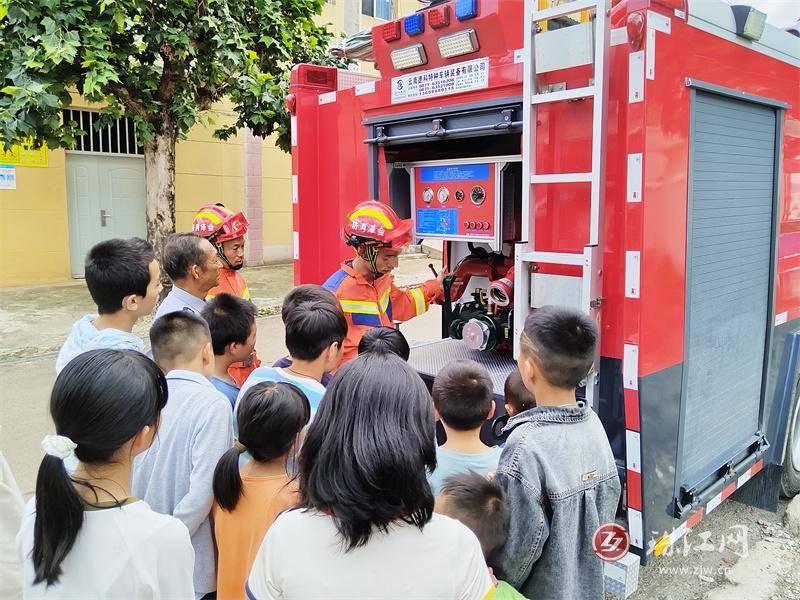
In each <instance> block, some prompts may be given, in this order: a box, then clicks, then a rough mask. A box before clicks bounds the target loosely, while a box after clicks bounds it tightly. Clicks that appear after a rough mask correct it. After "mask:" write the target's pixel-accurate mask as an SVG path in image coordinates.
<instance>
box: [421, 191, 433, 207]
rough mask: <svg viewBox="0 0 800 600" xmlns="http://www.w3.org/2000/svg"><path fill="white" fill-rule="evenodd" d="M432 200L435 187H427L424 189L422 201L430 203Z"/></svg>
mask: <svg viewBox="0 0 800 600" xmlns="http://www.w3.org/2000/svg"><path fill="white" fill-rule="evenodd" d="M431 200H433V188H429V187H426V188H425V189H424V190H422V201H423V202H424V203H425V204H430V203H431Z"/></svg>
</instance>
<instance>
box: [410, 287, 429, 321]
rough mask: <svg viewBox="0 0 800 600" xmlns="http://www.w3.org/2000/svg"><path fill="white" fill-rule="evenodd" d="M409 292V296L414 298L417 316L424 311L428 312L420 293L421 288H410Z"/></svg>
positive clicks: (422, 295) (423, 297)
mask: <svg viewBox="0 0 800 600" xmlns="http://www.w3.org/2000/svg"><path fill="white" fill-rule="evenodd" d="M408 291H409V292H411V296H412V297H413V298H414V305H415V307H416V310H417V316H419V315H421V314H423V313H424V312H425V311H426V310H428V306H427V304H426V302H425V294H423V293H422V288H418V287H417V288H411V289H410V290H408Z"/></svg>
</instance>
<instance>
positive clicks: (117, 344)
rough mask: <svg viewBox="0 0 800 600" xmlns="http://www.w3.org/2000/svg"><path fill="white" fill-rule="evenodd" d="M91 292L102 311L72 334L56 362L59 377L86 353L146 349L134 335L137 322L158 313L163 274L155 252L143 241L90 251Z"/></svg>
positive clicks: (111, 244)
mask: <svg viewBox="0 0 800 600" xmlns="http://www.w3.org/2000/svg"><path fill="white" fill-rule="evenodd" d="M84 272H85V277H86V287H88V288H89V293H90V294H91V295H92V300H94V303H95V304H96V305H97V313H98V314H96V315H86V316H85V317H83V318H82V319H81V320H80V321H77V322H76V323H75V324H74V325H73V326H72V329H71V330H70V332H69V336H68V337H67V339H66V341H65V342H64V345H63V346H61V351H60V352H59V353H58V359H57V360H56V373H60V372H61V369H63V368H64V367H65V366H66V364H67V363H68V362H69V361H70V360H72V359H73V358H75V357H76V356H78V355H79V354H81V353H82V352H86V351H87V350H94V349H96V348H118V349H128V350H138V351H139V352H141V351H142V350H143V348H144V343H143V342H142V338H140V337H139V336H138V335H135V334H134V333H132V331H133V325H134V323H136V321H137V319H139V318H140V317H144V316H146V315H149V314H150V313H151V312H153V308H155V305H156V301H157V300H158V295H159V293H160V292H161V270H160V268H159V266H158V261H157V260H156V255H155V252H154V251H153V247H152V246H151V245H150V244H148V243H147V242H146V241H144V240H143V239H140V238H130V239H127V240H123V239H113V240H106V241H105V242H100V243H99V244H96V245H95V246H93V247H92V249H91V250H89V253H88V254H87V255H86V265H85V267H84Z"/></svg>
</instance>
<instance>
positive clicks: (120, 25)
mask: <svg viewBox="0 0 800 600" xmlns="http://www.w3.org/2000/svg"><path fill="white" fill-rule="evenodd" d="M114 23H116V24H117V31H120V32H121V31H123V30H124V29H125V13H123V12H120V11H117V12H115V13H114Z"/></svg>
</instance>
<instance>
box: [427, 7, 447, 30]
mask: <svg viewBox="0 0 800 600" xmlns="http://www.w3.org/2000/svg"><path fill="white" fill-rule="evenodd" d="M428 23H430V25H431V27H432V28H433V29H439V28H440V27H447V26H448V25H450V7H449V6H447V5H446V4H445V5H444V6H437V7H434V8H431V9H428Z"/></svg>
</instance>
